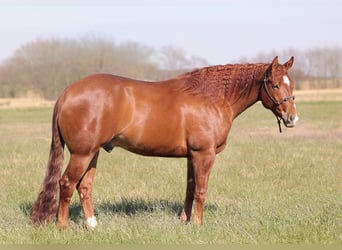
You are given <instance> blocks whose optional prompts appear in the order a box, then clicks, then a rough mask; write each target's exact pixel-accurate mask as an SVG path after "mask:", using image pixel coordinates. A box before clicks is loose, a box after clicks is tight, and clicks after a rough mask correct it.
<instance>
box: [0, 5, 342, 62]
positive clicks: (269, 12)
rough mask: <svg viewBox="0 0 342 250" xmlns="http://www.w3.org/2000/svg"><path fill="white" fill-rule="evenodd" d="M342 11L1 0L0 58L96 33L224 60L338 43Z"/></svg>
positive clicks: (304, 7)
mask: <svg viewBox="0 0 342 250" xmlns="http://www.w3.org/2000/svg"><path fill="white" fill-rule="evenodd" d="M341 13H342V1H340V0H294V1H285V0H255V1H251V0H250V1H247V0H234V1H230V0H226V1H224V0H140V1H139V0H117V1H115V0H114V1H108V0H74V1H73V0H59V1H56V0H52V1H48V0H45V1H43V0H0V34H1V35H0V63H1V62H3V61H4V60H6V59H8V58H10V56H11V55H13V53H14V51H15V50H16V49H18V48H20V46H22V45H24V44H25V43H27V42H29V41H32V40H35V39H49V38H75V39H81V38H82V37H86V36H96V37H98V38H105V39H110V40H113V41H115V42H126V41H131V42H138V43H141V44H143V45H147V46H152V47H155V48H157V49H158V48H161V47H163V46H168V45H172V46H174V47H178V48H181V49H183V50H184V51H185V52H186V53H187V55H194V56H200V57H202V58H205V59H206V60H207V61H208V62H210V63H211V64H226V63H230V62H232V61H234V60H237V59H238V58H241V57H253V56H255V55H256V54H258V53H259V52H265V53H268V52H269V51H272V50H276V51H281V50H284V49H288V48H296V49H301V50H306V49H311V48H317V47H333V46H342V32H341V28H340V27H341V25H342V14H341ZM284 60H287V59H284Z"/></svg>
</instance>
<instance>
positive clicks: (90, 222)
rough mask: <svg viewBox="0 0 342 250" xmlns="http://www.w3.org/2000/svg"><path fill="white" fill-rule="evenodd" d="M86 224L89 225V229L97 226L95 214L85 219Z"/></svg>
mask: <svg viewBox="0 0 342 250" xmlns="http://www.w3.org/2000/svg"><path fill="white" fill-rule="evenodd" d="M87 225H88V227H90V228H91V229H94V228H95V227H96V226H97V220H96V217H95V216H92V217H89V218H88V219H87Z"/></svg>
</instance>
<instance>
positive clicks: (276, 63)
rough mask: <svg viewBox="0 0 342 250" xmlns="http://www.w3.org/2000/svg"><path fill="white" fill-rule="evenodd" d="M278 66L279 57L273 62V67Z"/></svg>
mask: <svg viewBox="0 0 342 250" xmlns="http://www.w3.org/2000/svg"><path fill="white" fill-rule="evenodd" d="M277 65H278V56H276V57H275V58H274V59H273V61H272V67H275V66H277Z"/></svg>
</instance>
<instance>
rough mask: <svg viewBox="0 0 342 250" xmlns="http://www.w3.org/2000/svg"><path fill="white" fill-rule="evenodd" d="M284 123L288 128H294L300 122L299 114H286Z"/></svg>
mask: <svg viewBox="0 0 342 250" xmlns="http://www.w3.org/2000/svg"><path fill="white" fill-rule="evenodd" d="M282 120H283V123H284V125H285V127H287V128H293V127H294V126H295V124H296V123H297V122H298V120H299V116H298V114H285V115H283V116H282Z"/></svg>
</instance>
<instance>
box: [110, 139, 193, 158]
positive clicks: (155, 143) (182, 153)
mask: <svg viewBox="0 0 342 250" xmlns="http://www.w3.org/2000/svg"><path fill="white" fill-rule="evenodd" d="M114 147H121V148H124V149H126V150H128V151H130V152H133V153H136V154H140V155H145V156H161V157H186V156H187V147H186V143H183V142H181V140H176V139H175V138H173V140H167V138H162V137H160V134H155V135H153V134H152V135H151V136H149V137H140V138H139V136H129V135H126V134H119V135H116V136H114V138H113V139H112V140H111V141H110V142H109V143H107V144H106V145H104V146H103V148H104V149H106V150H107V151H111V150H112V149H113V148H114Z"/></svg>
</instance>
